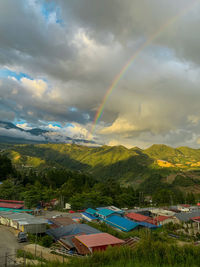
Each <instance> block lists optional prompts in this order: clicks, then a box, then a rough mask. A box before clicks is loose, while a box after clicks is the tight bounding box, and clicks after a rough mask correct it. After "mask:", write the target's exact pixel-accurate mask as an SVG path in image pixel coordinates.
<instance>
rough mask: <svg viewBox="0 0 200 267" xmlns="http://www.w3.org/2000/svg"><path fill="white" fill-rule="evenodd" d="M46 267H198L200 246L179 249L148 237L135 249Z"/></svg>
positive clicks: (124, 248)
mask: <svg viewBox="0 0 200 267" xmlns="http://www.w3.org/2000/svg"><path fill="white" fill-rule="evenodd" d="M44 266H46V267H53V266H57V267H59V266H63V267H64V266H66V267H68V266H70V267H93V266H94V267H108V266H109V267H114V266H115V267H118V266H119V267H121V266H127V267H129V266H133V267H140V266H141V267H144V266H148V267H149V266H152V267H158V266H159V267H161V266H162V267H164V266H166V267H172V266H173V267H174V266H177V267H181V266H182V267H183V266H185V267H186V266H187V267H197V266H200V247H197V246H196V247H195V246H192V245H190V246H189V245H185V246H177V245H175V244H166V243H163V242H161V241H153V240H151V237H150V236H146V240H143V241H142V242H140V243H139V244H137V245H136V247H135V248H134V249H131V248H129V247H113V248H108V249H107V250H106V251H104V252H96V253H94V254H93V255H92V256H89V257H84V258H70V260H69V263H65V264H59V263H47V264H44Z"/></svg>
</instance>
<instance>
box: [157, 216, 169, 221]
mask: <svg viewBox="0 0 200 267" xmlns="http://www.w3.org/2000/svg"><path fill="white" fill-rule="evenodd" d="M170 218H171V217H169V216H163V215H160V216H157V217H156V221H157V222H163V221H165V220H167V219H170Z"/></svg>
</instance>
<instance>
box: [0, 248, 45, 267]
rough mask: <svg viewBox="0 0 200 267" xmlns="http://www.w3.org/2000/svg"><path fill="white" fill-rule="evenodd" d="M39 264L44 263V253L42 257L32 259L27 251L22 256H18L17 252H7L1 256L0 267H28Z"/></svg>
mask: <svg viewBox="0 0 200 267" xmlns="http://www.w3.org/2000/svg"><path fill="white" fill-rule="evenodd" d="M39 264H40V265H41V266H42V265H43V264H44V260H43V258H42V255H41V258H38V257H37V259H30V258H29V257H27V255H26V252H25V251H24V253H23V256H22V257H17V253H14V254H9V253H5V255H4V256H1V257H0V267H28V266H34V265H39Z"/></svg>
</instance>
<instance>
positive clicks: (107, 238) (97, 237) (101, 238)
mask: <svg viewBox="0 0 200 267" xmlns="http://www.w3.org/2000/svg"><path fill="white" fill-rule="evenodd" d="M75 238H76V239H78V240H79V241H80V242H81V243H83V244H84V245H85V246H87V247H88V248H92V247H100V246H109V245H115V244H123V243H124V240H121V239H119V238H116V237H115V236H112V235H110V234H108V233H100V234H92V235H80V236H75Z"/></svg>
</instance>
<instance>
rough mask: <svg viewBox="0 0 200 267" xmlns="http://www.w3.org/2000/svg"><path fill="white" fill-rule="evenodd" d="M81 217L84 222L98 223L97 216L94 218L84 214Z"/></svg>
mask: <svg viewBox="0 0 200 267" xmlns="http://www.w3.org/2000/svg"><path fill="white" fill-rule="evenodd" d="M81 216H82V218H83V219H84V220H86V221H88V222H92V221H97V220H98V218H97V217H96V216H93V215H91V214H89V213H87V212H82V213H81Z"/></svg>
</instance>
